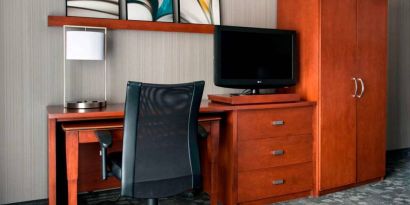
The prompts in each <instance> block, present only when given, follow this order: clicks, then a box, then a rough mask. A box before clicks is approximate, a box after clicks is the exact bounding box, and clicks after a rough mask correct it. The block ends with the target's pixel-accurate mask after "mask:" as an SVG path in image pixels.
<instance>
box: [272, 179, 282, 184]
mask: <svg viewBox="0 0 410 205" xmlns="http://www.w3.org/2000/svg"><path fill="white" fill-rule="evenodd" d="M282 184H285V180H283V179H276V180H273V181H272V185H282Z"/></svg>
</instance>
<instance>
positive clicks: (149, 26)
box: [48, 16, 215, 34]
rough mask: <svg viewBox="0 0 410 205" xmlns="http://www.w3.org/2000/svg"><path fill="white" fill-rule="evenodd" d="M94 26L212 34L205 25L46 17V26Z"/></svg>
mask: <svg viewBox="0 0 410 205" xmlns="http://www.w3.org/2000/svg"><path fill="white" fill-rule="evenodd" d="M64 25H72V26H95V27H107V28H108V29H121V30H144V31H165V32H185V33H205V34H212V33H213V32H214V28H215V26H214V25H205V24H182V23H165V22H148V21H129V20H117V19H100V18H84V17H68V16H48V26H64Z"/></svg>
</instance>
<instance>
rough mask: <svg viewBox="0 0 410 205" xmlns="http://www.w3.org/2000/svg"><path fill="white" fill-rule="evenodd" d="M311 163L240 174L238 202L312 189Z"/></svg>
mask: <svg viewBox="0 0 410 205" xmlns="http://www.w3.org/2000/svg"><path fill="white" fill-rule="evenodd" d="M312 184H313V178H312V163H304V164H298V165H292V166H286V167H277V168H269V169H262V170H257V171H247V172H240V173H239V174H238V201H239V202H247V201H253V200H259V199H264V198H270V197H276V196H281V195H286V194H291V193H298V192H303V191H309V190H311V189H312Z"/></svg>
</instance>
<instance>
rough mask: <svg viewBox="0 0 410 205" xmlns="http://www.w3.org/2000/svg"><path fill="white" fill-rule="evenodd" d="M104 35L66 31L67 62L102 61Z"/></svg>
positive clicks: (103, 56)
mask: <svg viewBox="0 0 410 205" xmlns="http://www.w3.org/2000/svg"><path fill="white" fill-rule="evenodd" d="M104 35H105V34H104V33H103V32H94V31H67V37H66V59H67V60H104V58H105V55H104V54H105V36H104Z"/></svg>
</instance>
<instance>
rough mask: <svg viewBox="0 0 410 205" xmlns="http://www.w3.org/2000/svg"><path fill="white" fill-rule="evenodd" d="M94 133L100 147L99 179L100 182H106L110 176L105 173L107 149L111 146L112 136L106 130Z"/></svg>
mask: <svg viewBox="0 0 410 205" xmlns="http://www.w3.org/2000/svg"><path fill="white" fill-rule="evenodd" d="M95 133H96V134H97V139H98V141H99V142H100V146H101V152H100V154H101V177H102V180H106V179H107V176H110V173H108V171H107V148H108V147H110V146H111V144H112V135H111V132H110V131H107V130H97V131H96V132H95Z"/></svg>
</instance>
